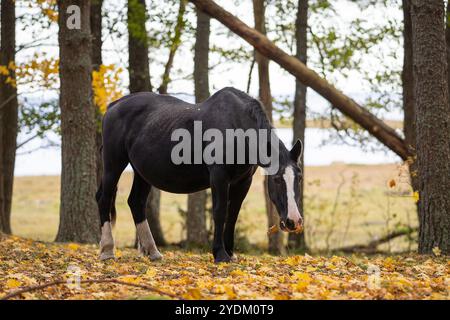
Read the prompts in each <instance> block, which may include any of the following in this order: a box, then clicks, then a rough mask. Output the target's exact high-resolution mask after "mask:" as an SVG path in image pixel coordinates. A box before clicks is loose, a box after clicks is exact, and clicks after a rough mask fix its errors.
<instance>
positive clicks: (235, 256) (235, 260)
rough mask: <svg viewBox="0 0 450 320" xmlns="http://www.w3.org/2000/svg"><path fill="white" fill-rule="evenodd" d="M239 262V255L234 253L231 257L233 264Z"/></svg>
mask: <svg viewBox="0 0 450 320" xmlns="http://www.w3.org/2000/svg"><path fill="white" fill-rule="evenodd" d="M237 261H238V257H237V255H235V254H234V253H233V254H232V255H231V262H237Z"/></svg>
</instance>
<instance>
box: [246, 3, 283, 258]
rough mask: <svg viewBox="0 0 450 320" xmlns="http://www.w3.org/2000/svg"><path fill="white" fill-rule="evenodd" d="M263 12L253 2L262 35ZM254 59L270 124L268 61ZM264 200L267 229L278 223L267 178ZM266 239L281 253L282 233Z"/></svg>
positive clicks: (260, 93)
mask: <svg viewBox="0 0 450 320" xmlns="http://www.w3.org/2000/svg"><path fill="white" fill-rule="evenodd" d="M265 10H266V8H265V5H264V0H253V16H254V19H255V29H256V30H258V31H259V32H261V33H262V34H265V33H266V26H265V25H266V22H265ZM255 59H256V62H257V63H258V79H259V99H260V100H261V102H262V104H263V106H264V108H265V111H266V114H267V117H268V118H269V120H270V121H271V122H272V94H271V92H270V77H269V60H268V59H267V58H266V57H264V56H263V55H261V54H260V53H259V52H255ZM264 199H265V205H266V214H267V221H268V225H269V227H271V226H273V225H278V224H279V223H280V220H279V217H278V215H277V213H276V208H275V206H274V205H273V203H272V201H270V198H269V193H268V187H267V176H266V177H265V178H264ZM268 237H269V252H270V253H272V254H281V253H283V252H284V247H283V235H282V233H281V232H277V233H274V234H270V235H269V236H268Z"/></svg>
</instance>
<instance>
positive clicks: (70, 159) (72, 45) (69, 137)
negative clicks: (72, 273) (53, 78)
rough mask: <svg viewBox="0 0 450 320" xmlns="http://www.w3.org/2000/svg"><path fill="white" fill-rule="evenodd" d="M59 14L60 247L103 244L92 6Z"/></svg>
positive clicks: (62, 7) (61, 7)
mask: <svg viewBox="0 0 450 320" xmlns="http://www.w3.org/2000/svg"><path fill="white" fill-rule="evenodd" d="M69 5H77V6H78V7H79V8H80V14H81V15H80V21H81V27H80V29H77V28H74V29H69V27H68V24H67V23H66V22H67V21H68V18H69V16H70V14H69V13H67V7H68V6H69ZM58 13H59V14H58V26H59V32H58V41H59V47H60V50H59V58H60V65H59V76H60V82H61V86H60V107H61V136H62V143H61V152H62V172H61V204H60V223H59V229H58V234H57V236H56V241H58V242H66V241H71V242H72V241H73V242H87V243H98V241H99V240H100V232H99V231H100V229H99V225H100V223H99V216H98V211H97V204H96V203H95V192H96V170H95V111H94V107H93V103H92V86H91V80H92V74H91V73H92V59H91V55H92V47H91V46H92V44H91V31H90V23H89V17H90V1H89V0H77V1H75V0H74V1H72V2H71V3H68V2H67V1H62V0H59V1H58Z"/></svg>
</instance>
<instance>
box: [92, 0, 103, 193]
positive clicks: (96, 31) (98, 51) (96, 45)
mask: <svg viewBox="0 0 450 320" xmlns="http://www.w3.org/2000/svg"><path fill="white" fill-rule="evenodd" d="M102 5H103V0H92V2H91V16H90V22H91V34H92V68H93V70H96V71H98V70H99V68H100V66H101V65H102V63H103V59H102ZM95 111H96V112H95V116H96V133H95V147H96V149H95V155H96V160H95V163H96V172H97V186H99V185H100V182H101V179H102V174H103V159H102V153H101V146H102V143H103V142H102V114H101V112H100V108H99V106H95Z"/></svg>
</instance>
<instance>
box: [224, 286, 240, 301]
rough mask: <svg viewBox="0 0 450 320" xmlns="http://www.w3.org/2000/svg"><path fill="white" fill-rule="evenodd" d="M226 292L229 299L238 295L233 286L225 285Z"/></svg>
mask: <svg viewBox="0 0 450 320" xmlns="http://www.w3.org/2000/svg"><path fill="white" fill-rule="evenodd" d="M225 293H226V294H227V296H228V299H236V297H237V295H236V292H234V288H233V287H232V286H225Z"/></svg>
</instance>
